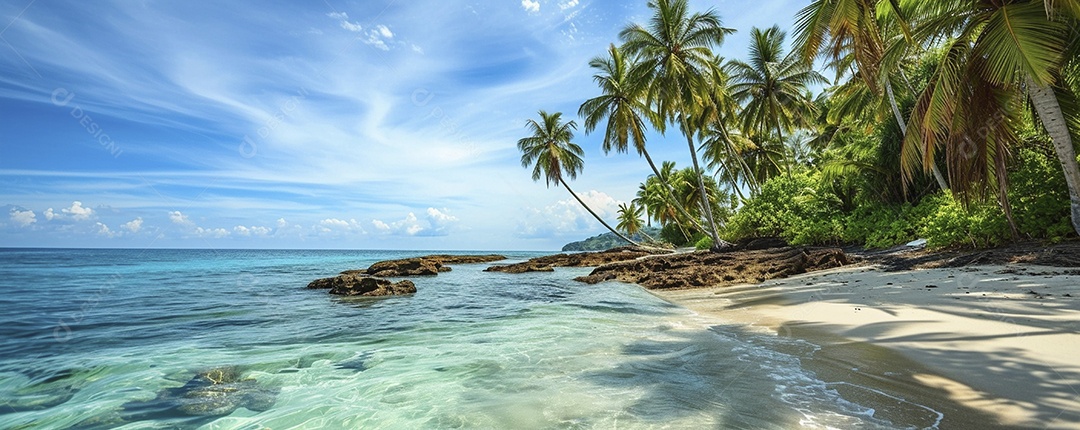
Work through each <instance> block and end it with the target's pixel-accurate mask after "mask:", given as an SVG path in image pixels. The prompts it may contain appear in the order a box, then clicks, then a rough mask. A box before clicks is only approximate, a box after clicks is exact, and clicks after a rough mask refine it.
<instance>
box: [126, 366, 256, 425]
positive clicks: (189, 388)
mask: <svg viewBox="0 0 1080 430" xmlns="http://www.w3.org/2000/svg"><path fill="white" fill-rule="evenodd" d="M276 397H277V390H276V389H269V388H265V387H262V386H261V385H259V383H258V382H257V381H255V380H254V379H250V378H249V379H241V378H240V370H239V369H238V368H237V367H234V366H227V367H217V368H213V369H209V370H205V371H201V372H199V373H198V374H196V375H195V376H194V377H192V378H191V380H189V381H188V382H187V383H186V384H184V386H182V387H179V388H168V389H165V390H162V391H161V392H159V393H158V395H157V397H156V398H154V399H153V400H151V401H149V402H128V403H126V404H124V411H125V412H126V414H125V415H126V416H125V417H124V419H125V420H127V421H135V420H140V419H143V418H144V416H145V415H156V414H160V413H162V412H166V411H175V412H179V413H180V414H183V415H193V416H222V415H228V414H231V413H232V412H233V411H235V410H236V409H238V408H246V409H248V410H251V411H255V412H262V411H265V410H268V409H270V408H271V407H273V406H274V402H275V400H276Z"/></svg>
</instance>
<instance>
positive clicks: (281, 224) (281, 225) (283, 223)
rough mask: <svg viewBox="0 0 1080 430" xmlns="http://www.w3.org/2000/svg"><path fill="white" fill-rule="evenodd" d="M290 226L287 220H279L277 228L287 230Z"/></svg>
mask: <svg viewBox="0 0 1080 430" xmlns="http://www.w3.org/2000/svg"><path fill="white" fill-rule="evenodd" d="M288 226H289V222H288V221H285V218H278V220H277V228H285V227H288Z"/></svg>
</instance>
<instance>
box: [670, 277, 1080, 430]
mask: <svg viewBox="0 0 1080 430" xmlns="http://www.w3.org/2000/svg"><path fill="white" fill-rule="evenodd" d="M927 286H933V287H936V288H933V287H931V288H927ZM1031 292H1034V293H1037V294H1038V295H1036V294H1031ZM657 293H658V294H659V295H660V296H661V297H663V298H666V299H668V300H670V301H672V302H674V303H676V304H679V305H682V306H685V307H687V308H689V309H692V310H695V311H697V312H699V313H701V314H706V315H712V316H717V317H720V318H722V319H725V320H728V321H732V322H738V323H746V324H751V325H753V326H758V327H764V328H767V329H770V330H775V331H776V332H777V333H778V334H780V335H786V336H796V337H803V338H807V339H812V341H815V340H816V341H818V342H820V341H821V340H822V339H832V340H828V341H826V342H829V343H831V344H832V345H833V347H834V348H833V349H837V348H836V347H837V346H839V350H841V351H842V350H843V348H844V345H847V344H850V345H855V344H857V343H858V344H861V343H868V344H871V345H876V346H881V347H885V348H887V349H889V350H892V351H895V352H897V353H899V354H901V355H902V356H904V357H906V358H907V359H910V360H913V361H914V362H916V363H918V364H919V365H921V366H924V368H925V369H930V370H932V371H931V372H924V371H920V370H914V371H910V372H907V373H905V369H890V368H889V366H890V364H889V363H888V361H889V360H888V359H887V358H885V359H882V360H884V362H883V363H873V361H875V359H866V358H863V359H861V360H862V361H861V362H860V361H859V360H858V359H853V364H852V365H853V366H855V367H854V368H853V369H852V370H853V371H855V372H860V368H859V367H862V368H864V369H873V370H872V372H874V373H880V374H874V375H868V376H870V377H873V378H875V380H885V381H884V383H883V384H882V385H883V386H885V387H889V386H890V384H889V381H887V380H888V379H889V378H893V377H895V378H896V379H898V380H899V379H902V378H905V377H906V378H907V379H908V382H911V381H912V380H913V381H914V383H915V384H921V385H922V386H923V387H925V388H927V389H931V390H935V391H936V392H939V393H942V395H943V396H946V397H947V398H948V399H949V400H950V401H953V402H956V403H957V404H961V405H963V406H964V407H965V408H970V409H971V410H974V411H977V412H978V413H977V414H976V415H978V416H979V417H982V418H981V419H988V420H990V421H996V424H998V425H1004V426H1021V427H1035V428H1054V429H1057V428H1071V429H1080V271H1077V270H1068V269H1062V268H1052V267H1037V266H980V267H972V268H961V269H929V270H914V271H903V272H884V271H882V270H880V269H878V268H875V267H867V266H863V267H847V268H841V269H834V270H829V271H822V272H815V273H809V274H805V275H800V276H797V277H793V278H788V279H783V280H775V281H769V282H767V283H764V284H760V285H742V286H734V287H722V288H714V289H698V290H685V291H661V292H657ZM1066 295H1069V296H1071V297H1068V296H1066ZM1040 296H1041V297H1040ZM840 356H843V354H840ZM838 360H839V361H843V359H842V358H841V359H838ZM860 363H861V364H860ZM867 372H871V371H870V370H867ZM897 382H900V383H902V382H903V381H897ZM898 385H902V384H898ZM954 423H955V421H954ZM965 424H967V425H973V427H972V428H979V425H978V423H970V422H969V423H965ZM985 424H987V425H989V424H991V423H985ZM967 425H965V427H967ZM943 427H945V426H943Z"/></svg>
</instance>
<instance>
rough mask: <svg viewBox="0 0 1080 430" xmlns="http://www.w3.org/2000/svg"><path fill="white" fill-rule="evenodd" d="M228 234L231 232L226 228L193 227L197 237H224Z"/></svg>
mask: <svg viewBox="0 0 1080 430" xmlns="http://www.w3.org/2000/svg"><path fill="white" fill-rule="evenodd" d="M230 234H231V233H229V231H228V230H226V229H223V228H202V227H195V235H197V236H199V237H210V238H214V239H221V238H224V237H229V235H230Z"/></svg>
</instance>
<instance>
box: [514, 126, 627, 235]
mask: <svg viewBox="0 0 1080 430" xmlns="http://www.w3.org/2000/svg"><path fill="white" fill-rule="evenodd" d="M539 114H540V121H539V122H537V121H536V120H533V119H530V120H528V121H526V123H525V128H528V129H529V131H530V132H531V133H532V136H529V137H524V138H522V139H520V140H518V143H517V146H518V149H519V150H520V151H521V166H522V167H525V168H529V167H532V168H533V170H532V179H533V181H539V180H540V179H541V178H543V179H544V184H545V185H547V186H548V187H550V186H551V184H555V185H556V186H558V185H562V186H563V187H564V188H566V191H569V192H570V195H572V196H574V199H575V200H577V201H578V203H580V204H581V206H582V207H584V208H585V210H587V211H589V213H590V214H592V216H593V217H594V218H596V220H597V221H600V224H603V225H604V227H607V229H608V230H610V231H611V232H612V233H615V235H616V236H618V237H619V238H620V239H622V240H625V241H627V242H628V243H631V244H634V245H637V242H634V241H633V240H630V238H628V237H626V236H623V234H622V233H619V232H618V231H617V230H615V229H613V228H611V226H610V225H608V223H607V222H605V221H604V219H603V218H600V216H599V215H597V214H596V212H594V211H593V210H592V208H590V207H589V205H587V204H585V202H584V201H582V200H581V197H578V195H577V193H575V192H574V190H572V189H570V185H569V184H567V183H566V180H565V178H564V176H565V177H569V178H570V179H576V178H577V175H578V173H580V172H581V170H582V168H584V161H582V159H581V156H582V155H584V154H585V151H583V150H582V149H581V147H580V146H578V145H577V144H575V143H573V142H571V140H572V139H573V138H574V130H577V123H575V122H574V121H570V122H566V123H564V122H562V112H555V113H552V114H549V113H547V112H546V111H544V110H541V111H540V112H539Z"/></svg>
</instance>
